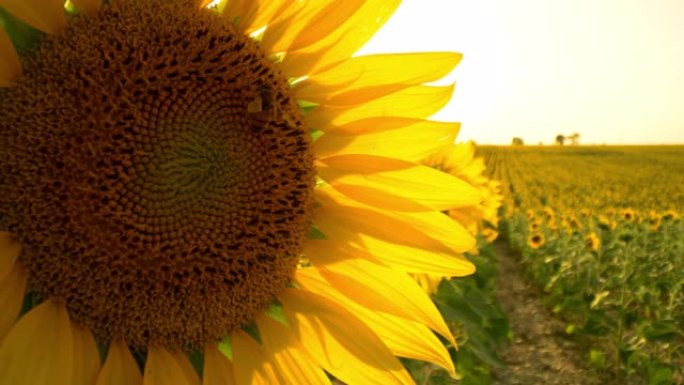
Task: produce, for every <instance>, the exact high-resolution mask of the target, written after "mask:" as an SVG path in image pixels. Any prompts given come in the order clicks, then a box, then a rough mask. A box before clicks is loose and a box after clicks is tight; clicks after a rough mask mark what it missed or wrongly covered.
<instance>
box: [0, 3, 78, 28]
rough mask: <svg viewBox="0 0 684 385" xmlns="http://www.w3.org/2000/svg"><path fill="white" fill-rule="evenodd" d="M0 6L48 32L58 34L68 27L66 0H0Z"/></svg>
mask: <svg viewBox="0 0 684 385" xmlns="http://www.w3.org/2000/svg"><path fill="white" fill-rule="evenodd" d="M0 7H2V8H5V10H7V12H9V13H11V14H12V15H14V16H16V17H17V18H19V19H21V20H22V21H24V22H25V23H27V24H29V25H30V26H32V27H35V28H36V29H39V30H41V31H43V32H46V33H50V34H56V33H58V32H60V31H62V30H63V29H64V28H65V27H66V16H65V15H64V0H0Z"/></svg>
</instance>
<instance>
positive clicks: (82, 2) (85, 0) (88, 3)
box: [71, 0, 102, 14]
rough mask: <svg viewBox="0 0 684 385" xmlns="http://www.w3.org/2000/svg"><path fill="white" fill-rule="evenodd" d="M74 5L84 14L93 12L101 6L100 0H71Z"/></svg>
mask: <svg viewBox="0 0 684 385" xmlns="http://www.w3.org/2000/svg"><path fill="white" fill-rule="evenodd" d="M71 3H72V4H74V7H76V9H78V10H79V12H83V13H86V14H95V13H97V12H98V11H99V10H100V7H102V0H71Z"/></svg>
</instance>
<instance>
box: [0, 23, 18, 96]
mask: <svg viewBox="0 0 684 385" xmlns="http://www.w3.org/2000/svg"><path fill="white" fill-rule="evenodd" d="M0 58H2V59H0V87H11V86H14V85H15V84H16V82H17V81H18V80H19V78H20V77H21V63H19V56H18V55H17V51H16V50H15V49H14V45H13V44H12V40H10V37H9V35H7V32H5V29H4V28H2V26H0Z"/></svg>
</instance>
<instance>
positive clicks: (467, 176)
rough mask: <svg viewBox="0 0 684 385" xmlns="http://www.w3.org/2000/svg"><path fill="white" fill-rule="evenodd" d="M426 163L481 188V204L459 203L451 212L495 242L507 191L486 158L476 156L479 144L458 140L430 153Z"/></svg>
mask: <svg viewBox="0 0 684 385" xmlns="http://www.w3.org/2000/svg"><path fill="white" fill-rule="evenodd" d="M423 163H424V164H425V165H427V166H430V167H433V168H435V169H438V170H441V171H444V172H447V173H449V174H451V175H453V176H456V177H458V178H459V179H461V180H463V181H464V182H466V183H468V184H470V185H471V186H473V187H474V188H475V189H476V190H477V191H478V192H479V194H480V196H481V199H480V201H479V202H477V204H473V205H463V206H461V207H455V208H453V209H451V210H449V211H448V214H449V216H450V217H451V218H452V219H454V220H455V221H457V222H459V223H460V224H462V225H463V226H465V227H466V228H467V229H468V231H470V233H471V234H473V235H478V234H480V235H482V236H484V237H485V239H486V240H487V242H494V240H495V239H496V237H497V236H498V231H497V228H498V225H499V208H500V207H501V205H502V203H503V194H502V193H501V186H500V183H499V182H498V181H493V180H491V179H489V178H488V177H487V176H486V175H485V174H484V171H485V169H486V166H485V163H484V159H482V158H478V157H475V144H474V143H473V142H465V143H458V144H455V145H454V146H451V147H449V148H446V149H444V150H443V151H440V152H437V153H435V154H432V155H430V156H429V157H427V158H425V159H424V160H423ZM473 251H476V250H473Z"/></svg>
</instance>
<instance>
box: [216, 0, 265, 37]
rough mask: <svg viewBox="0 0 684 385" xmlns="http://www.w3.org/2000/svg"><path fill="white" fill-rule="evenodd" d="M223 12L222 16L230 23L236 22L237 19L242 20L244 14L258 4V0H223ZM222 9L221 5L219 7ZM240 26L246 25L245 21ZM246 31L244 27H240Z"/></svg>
mask: <svg viewBox="0 0 684 385" xmlns="http://www.w3.org/2000/svg"><path fill="white" fill-rule="evenodd" d="M222 3H223V4H224V6H223V8H222V9H223V13H222V16H223V18H224V19H225V20H226V23H228V24H231V25H232V24H234V23H235V21H236V20H242V15H244V14H246V13H247V11H249V10H250V8H251V7H253V6H257V5H258V2H255V1H252V0H222ZM219 9H221V7H219ZM239 26H240V27H243V26H244V23H240V24H239ZM240 31H242V32H244V29H242V28H241V29H240Z"/></svg>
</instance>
